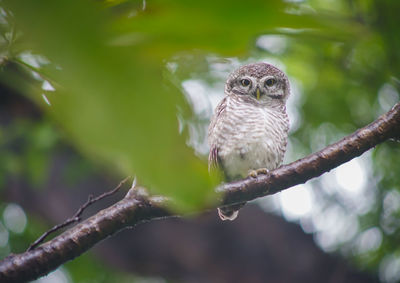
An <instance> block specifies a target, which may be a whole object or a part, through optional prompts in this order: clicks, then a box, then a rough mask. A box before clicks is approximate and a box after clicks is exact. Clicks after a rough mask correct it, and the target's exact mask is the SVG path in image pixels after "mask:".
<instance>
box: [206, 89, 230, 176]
mask: <svg viewBox="0 0 400 283" xmlns="http://www.w3.org/2000/svg"><path fill="white" fill-rule="evenodd" d="M226 100H227V97H225V98H224V99H222V101H221V102H220V103H219V104H218V106H217V108H216V109H215V113H214V116H213V117H212V118H211V122H210V126H209V127H208V140H209V142H210V153H209V155H208V170H209V171H210V172H211V171H214V170H217V169H219V170H223V168H222V162H221V159H220V157H219V155H218V151H219V148H218V144H217V142H216V125H217V122H221V119H223V116H224V112H225V109H226Z"/></svg>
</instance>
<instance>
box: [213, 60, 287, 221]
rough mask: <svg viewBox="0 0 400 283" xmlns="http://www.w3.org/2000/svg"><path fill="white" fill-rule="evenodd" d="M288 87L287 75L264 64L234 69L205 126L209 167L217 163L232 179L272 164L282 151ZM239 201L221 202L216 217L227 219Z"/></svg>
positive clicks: (276, 165)
mask: <svg viewBox="0 0 400 283" xmlns="http://www.w3.org/2000/svg"><path fill="white" fill-rule="evenodd" d="M289 93H290V88H289V81H288V78H287V76H286V75H285V74H284V73H283V72H282V71H281V70H279V69H278V68H276V67H274V66H272V65H270V64H267V63H255V64H249V65H245V66H242V67H240V68H239V69H237V70H236V71H234V72H233V73H232V74H231V75H230V76H229V78H228V80H227V82H226V84H225V94H226V96H225V97H224V99H223V100H222V101H221V102H220V103H219V104H218V106H217V108H216V109H215V112H214V116H213V117H212V119H211V123H210V126H209V128H208V143H209V146H210V154H209V162H208V164H209V169H210V170H214V169H217V168H219V169H220V170H221V171H222V172H223V173H224V175H225V178H226V180H227V181H232V180H235V179H239V178H244V177H246V176H248V175H249V174H250V175H251V176H255V175H256V174H257V173H259V172H266V171H267V170H273V169H275V168H276V167H278V166H279V165H280V164H281V163H282V160H283V156H284V153H285V151H286V144H287V136H288V130H289V120H288V117H287V114H286V100H287V98H288V96H289ZM260 169H261V170H260ZM243 205H244V204H237V205H235V206H229V207H222V208H219V209H218V213H219V215H220V217H221V219H222V220H228V219H229V220H233V219H235V218H236V217H237V214H238V211H237V210H238V209H239V208H240V207H241V206H243Z"/></svg>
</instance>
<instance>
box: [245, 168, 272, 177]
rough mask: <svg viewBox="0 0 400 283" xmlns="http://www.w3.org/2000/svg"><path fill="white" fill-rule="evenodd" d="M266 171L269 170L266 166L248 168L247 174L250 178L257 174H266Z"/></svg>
mask: <svg viewBox="0 0 400 283" xmlns="http://www.w3.org/2000/svg"><path fill="white" fill-rule="evenodd" d="M268 173H269V170H268V169H267V168H260V169H257V170H249V173H248V174H247V175H248V176H249V177H252V178H257V176H258V175H267V174H268Z"/></svg>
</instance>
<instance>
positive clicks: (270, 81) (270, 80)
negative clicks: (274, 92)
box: [265, 79, 276, 86]
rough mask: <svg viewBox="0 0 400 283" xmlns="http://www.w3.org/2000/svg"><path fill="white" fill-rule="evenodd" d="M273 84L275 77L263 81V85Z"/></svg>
mask: <svg viewBox="0 0 400 283" xmlns="http://www.w3.org/2000/svg"><path fill="white" fill-rule="evenodd" d="M274 84H276V80H275V79H268V80H266V81H265V85H266V86H273V85H274Z"/></svg>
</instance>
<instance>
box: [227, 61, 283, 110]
mask: <svg viewBox="0 0 400 283" xmlns="http://www.w3.org/2000/svg"><path fill="white" fill-rule="evenodd" d="M225 93H226V94H228V95H234V96H235V95H237V96H242V97H243V98H245V99H246V100H248V101H250V102H254V103H260V104H271V103H274V102H278V103H279V102H281V103H285V102H286V100H287V98H288V96H289V93H290V87H289V80H288V78H287V76H286V75H285V73H284V72H282V71H281V70H279V69H278V68H277V67H275V66H272V65H270V64H267V63H254V64H249V65H244V66H241V67H240V68H239V69H237V70H235V71H234V72H233V73H231V74H230V75H229V78H228V80H227V81H226V84H225Z"/></svg>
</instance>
